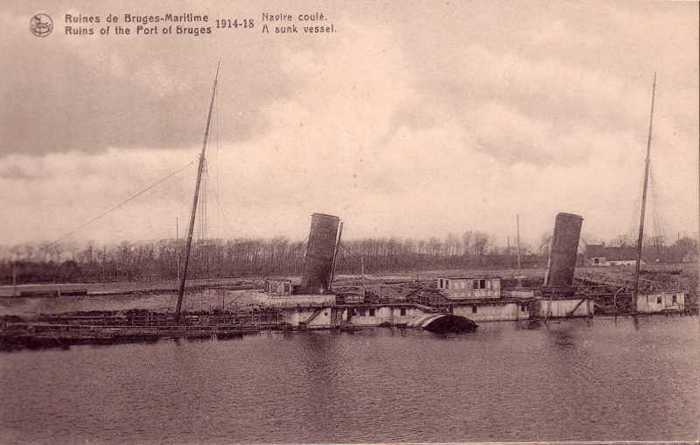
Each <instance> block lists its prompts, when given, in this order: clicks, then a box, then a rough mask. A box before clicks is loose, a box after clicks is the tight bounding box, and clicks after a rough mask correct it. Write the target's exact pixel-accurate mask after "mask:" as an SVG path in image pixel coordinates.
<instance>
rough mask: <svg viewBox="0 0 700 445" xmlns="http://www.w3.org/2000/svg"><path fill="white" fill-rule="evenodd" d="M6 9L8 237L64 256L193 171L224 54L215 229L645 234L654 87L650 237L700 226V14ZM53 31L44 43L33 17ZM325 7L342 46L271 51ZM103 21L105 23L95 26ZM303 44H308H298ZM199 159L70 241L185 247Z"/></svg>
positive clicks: (317, 38) (611, 6)
mask: <svg viewBox="0 0 700 445" xmlns="http://www.w3.org/2000/svg"><path fill="white" fill-rule="evenodd" d="M158 3H159V2H155V1H154V2H143V1H128V0H127V1H105V2H99V4H98V3H96V2H93V1H79V0H68V1H55V2H46V1H30V0H23V1H4V2H2V5H1V6H0V26H2V30H3V38H2V39H1V40H0V66H1V67H2V70H1V71H0V80H1V82H0V93H1V94H2V99H3V100H2V102H3V106H2V109H1V111H0V206H1V208H2V214H3V218H2V222H0V228H1V229H2V233H3V240H2V241H1V242H0V243H2V244H12V243H16V242H24V241H37V240H47V241H51V240H55V239H57V238H59V237H61V236H62V235H64V234H65V233H67V232H70V231H72V230H74V229H75V228H77V227H79V226H81V224H83V223H84V222H86V221H88V220H90V219H91V218H93V217H94V216H96V215H99V214H101V213H102V212H103V211H104V210H106V209H108V208H110V207H111V206H113V205H115V204H117V203H119V202H120V201H122V200H123V199H125V198H126V197H128V196H130V195H131V194H133V193H135V192H138V191H139V190H142V189H144V188H146V187H148V186H149V185H150V184H152V183H154V182H156V181H158V180H159V179H160V178H163V177H164V176H166V175H168V174H170V173H171V172H174V171H177V170H179V169H181V168H183V167H184V166H186V165H187V164H188V163H190V162H191V161H192V160H193V159H195V158H196V156H197V153H198V150H199V149H200V147H201V143H202V135H203V131H204V126H205V120H206V111H207V106H208V100H209V96H210V93H211V83H212V80H213V76H214V71H215V66H216V62H217V60H219V59H221V62H222V72H221V76H220V81H219V86H220V89H219V91H218V95H217V100H216V106H215V111H214V119H213V128H212V133H211V138H210V144H209V156H208V158H209V168H208V180H207V187H206V189H207V195H206V196H207V203H208V212H207V214H208V221H209V225H208V226H209V229H208V233H209V234H210V235H211V236H217V237H237V236H264V237H268V236H269V237H271V236H278V235H281V236H288V237H290V238H294V239H303V238H304V236H305V235H306V232H307V230H308V220H309V215H310V213H312V212H315V211H319V212H325V213H332V214H336V215H339V216H341V217H342V218H343V219H344V220H345V222H346V226H345V227H346V229H345V230H346V231H345V234H346V235H347V237H350V238H357V237H364V236H392V235H394V236H399V237H429V236H433V235H436V236H444V235H445V234H447V233H448V232H456V233H461V232H463V231H465V230H483V231H487V232H490V233H492V234H493V235H494V236H495V237H496V240H497V241H498V242H500V243H502V244H505V239H506V237H508V236H513V234H514V231H515V227H514V226H515V224H514V219H515V214H519V215H520V219H521V231H522V236H523V238H524V239H525V240H526V241H529V242H532V243H535V242H536V240H537V239H539V238H540V236H541V235H542V233H544V232H547V231H549V230H551V226H552V222H553V218H554V215H555V214H556V212H558V211H569V212H575V213H579V214H581V215H583V216H584V218H585V222H584V232H585V233H586V234H587V235H586V236H588V237H591V238H595V239H606V238H612V237H615V236H616V235H618V234H620V233H629V232H632V231H633V230H634V229H635V227H636V225H637V224H638V208H639V203H640V195H641V181H642V167H643V158H644V150H645V146H646V137H647V130H648V115H649V106H650V95H651V84H652V78H653V75H654V72H656V73H657V78H658V84H657V95H656V110H655V118H654V136H653V144H652V171H653V183H654V187H653V190H652V193H651V204H650V205H651V209H650V213H649V219H648V223H649V224H650V225H651V226H652V227H654V229H653V230H655V231H656V232H658V233H661V234H665V235H666V237H667V238H670V239H675V237H676V236H677V233H679V232H681V233H683V232H687V233H688V234H693V233H695V232H696V231H697V227H698V220H697V218H698V208H697V202H698V197H697V188H698V187H697V181H698V179H697V175H698V171H697V170H698V140H699V135H698V107H699V106H698V95H699V91H698V76H699V74H698V3H697V2H641V1H634V2H629V3H625V2H565V1H545V2H538V1H524V2H494V1H474V2H461V1H460V2H453V1H443V2H434V1H424V2H415V1H409V2H405V1H404V2H398V1H397V2H370V1H359V2H311V1H308V2H297V1H293V2H283V1H279V2H267V3H262V2H252V1H251V2H243V1H229V0H226V1H223V0H222V1H221V2H215V1H196V2H195V1H190V2H188V1H169V2H161V4H160V5H159V4H158ZM37 12H45V13H47V14H49V15H50V16H52V17H53V19H54V23H55V30H54V32H53V33H52V34H51V35H49V36H48V37H45V38H37V37H35V36H34V35H32V34H31V33H30V31H29V19H30V17H31V16H32V15H33V14H35V13H37ZM168 12H172V13H174V14H180V13H184V12H193V13H196V14H209V16H210V19H211V20H214V19H215V18H217V17H233V18H236V17H237V18H239V19H242V18H253V19H254V20H255V28H254V30H253V31H244V30H240V29H239V30H231V31H220V30H214V32H213V33H212V34H211V35H206V36H199V37H193V36H189V37H185V36H163V35H159V36H153V37H134V36H130V37H116V36H111V37H100V36H68V35H65V33H64V31H63V26H64V16H65V14H73V15H77V14H83V15H100V16H102V17H103V20H104V16H106V15H107V14H108V13H115V14H119V15H121V14H124V13H132V14H137V15H152V14H165V13H168ZM263 12H270V13H275V14H276V13H290V14H294V15H295V16H296V15H298V14H299V13H313V12H323V13H324V15H325V16H326V17H328V20H327V23H328V24H330V23H332V24H333V25H334V27H335V29H336V31H337V32H335V33H333V34H323V35H304V34H302V33H300V34H297V35H289V34H287V35H274V33H272V34H263V33H262V32H260V31H261V28H260V25H261V13H263ZM103 24H104V23H103ZM299 31H301V29H299ZM194 175H195V167H194V165H190V166H189V167H186V168H185V169H184V170H183V171H182V172H181V173H179V174H178V175H176V176H174V177H172V178H171V179H169V180H167V181H165V182H164V183H162V184H160V185H159V186H157V187H156V188H154V189H153V190H151V191H150V192H148V193H145V194H143V195H142V196H140V197H139V198H137V199H135V200H133V201H131V202H130V203H128V204H127V205H125V206H124V207H122V208H121V209H119V210H118V211H116V212H114V213H111V214H109V215H108V216H107V217H105V218H102V219H100V220H99V221H97V222H95V223H94V224H91V225H89V226H88V227H86V228H84V229H82V230H80V231H78V232H77V233H76V234H75V235H73V238H74V239H76V240H96V241H109V242H111V241H118V240H123V239H128V240H139V239H158V238H162V237H172V236H174V234H175V225H176V219H177V218H179V220H180V224H181V229H180V233H181V234H182V232H183V229H182V225H184V221H185V219H186V217H187V213H188V211H189V205H190V202H191V194H192V190H193V185H194V184H193V183H194Z"/></svg>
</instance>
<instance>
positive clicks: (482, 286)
mask: <svg viewBox="0 0 700 445" xmlns="http://www.w3.org/2000/svg"><path fill="white" fill-rule="evenodd" d="M479 289H486V280H479Z"/></svg>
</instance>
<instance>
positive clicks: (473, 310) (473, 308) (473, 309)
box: [472, 304, 476, 314]
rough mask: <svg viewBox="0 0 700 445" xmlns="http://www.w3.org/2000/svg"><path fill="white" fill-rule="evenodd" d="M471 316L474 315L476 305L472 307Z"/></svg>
mask: <svg viewBox="0 0 700 445" xmlns="http://www.w3.org/2000/svg"><path fill="white" fill-rule="evenodd" d="M472 314H476V305H475V304H473V305H472Z"/></svg>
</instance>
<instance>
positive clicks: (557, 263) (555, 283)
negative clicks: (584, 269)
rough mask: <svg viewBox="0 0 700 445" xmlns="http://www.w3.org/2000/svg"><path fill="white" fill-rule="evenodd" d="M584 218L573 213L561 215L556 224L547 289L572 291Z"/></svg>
mask: <svg viewBox="0 0 700 445" xmlns="http://www.w3.org/2000/svg"><path fill="white" fill-rule="evenodd" d="M582 224H583V218H582V217H581V216H579V215H574V214H572V213H559V214H557V218H556V220H555V222H554V235H553V237H552V244H551V248H550V250H549V266H548V268H547V275H546V277H545V283H544V286H545V288H558V289H561V290H567V289H572V288H573V284H574V270H575V269H576V255H577V251H578V240H579V238H580V236H581V225H582Z"/></svg>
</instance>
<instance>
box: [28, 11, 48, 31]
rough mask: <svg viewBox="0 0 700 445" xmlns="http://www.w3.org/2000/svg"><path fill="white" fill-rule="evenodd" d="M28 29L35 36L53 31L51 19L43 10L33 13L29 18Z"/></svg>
mask: <svg viewBox="0 0 700 445" xmlns="http://www.w3.org/2000/svg"><path fill="white" fill-rule="evenodd" d="M29 30H30V31H31V32H32V34H34V35H35V36H37V37H46V36H48V35H49V34H51V31H53V20H51V17H49V15H48V14H44V13H43V12H40V13H38V14H34V15H33V16H32V18H31V19H29Z"/></svg>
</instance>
